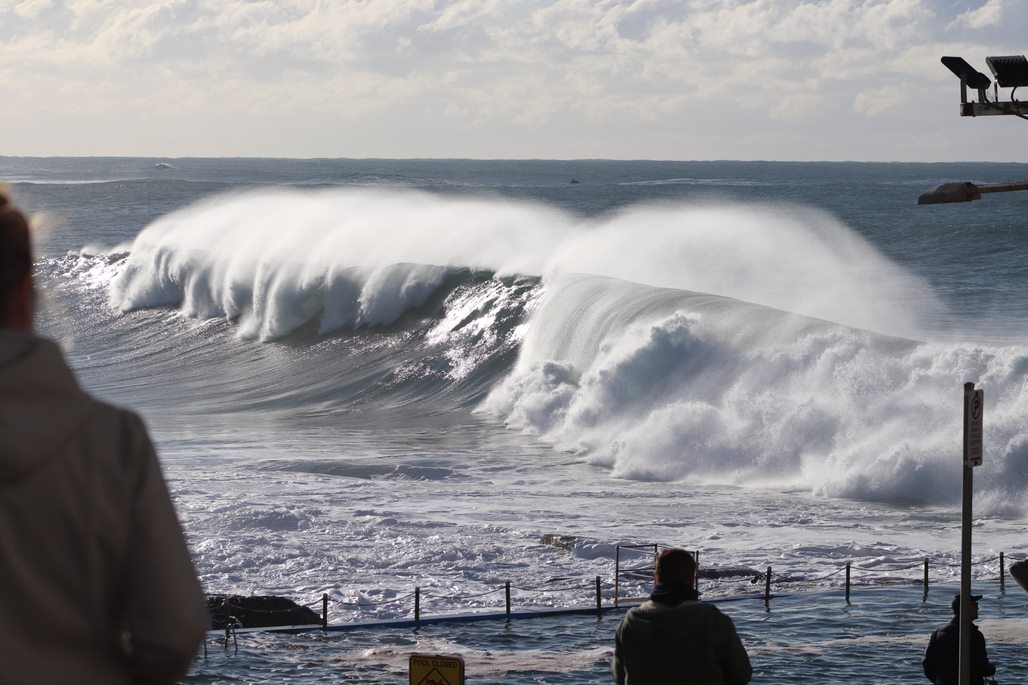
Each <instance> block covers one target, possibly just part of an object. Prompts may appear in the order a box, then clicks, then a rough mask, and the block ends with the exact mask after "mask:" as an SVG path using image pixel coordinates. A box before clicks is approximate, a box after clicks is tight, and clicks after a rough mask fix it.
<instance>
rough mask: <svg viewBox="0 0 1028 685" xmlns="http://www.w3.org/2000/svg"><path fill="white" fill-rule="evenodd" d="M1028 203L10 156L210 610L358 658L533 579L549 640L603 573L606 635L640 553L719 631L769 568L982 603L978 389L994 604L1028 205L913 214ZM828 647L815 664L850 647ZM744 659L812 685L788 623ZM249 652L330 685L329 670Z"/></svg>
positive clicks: (269, 646) (1019, 477)
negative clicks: (967, 444) (846, 570)
mask: <svg viewBox="0 0 1028 685" xmlns="http://www.w3.org/2000/svg"><path fill="white" fill-rule="evenodd" d="M158 162H160V163H161V164H162V166H155V164H156V163H158ZM1026 176H1028V165H1010V164H1002V165H1000V164H851V163H825V164H818V163H773V162H681V163H676V162H644V161H572V162H544V161H471V160H264V159H229V160H225V159H168V160H154V159H113V158H111V159H106V158H105V159H96V158H92V159H54V158H47V159H27V158H0V178H4V179H6V180H7V181H8V182H10V183H11V184H12V186H13V190H14V192H15V194H16V197H17V199H18V201H19V202H20V203H21V204H23V205H24V206H25V207H27V208H29V209H30V210H31V211H32V212H33V213H35V215H36V217H37V221H38V223H39V228H38V230H37V233H36V244H37V247H38V255H37V257H38V260H37V279H38V284H39V290H40V295H41V297H40V301H41V311H40V314H39V316H38V320H37V327H38V329H39V330H40V331H41V332H43V333H44V334H46V335H48V336H51V337H53V338H55V339H56V340H58V341H60V343H61V344H62V345H63V346H64V349H65V350H66V351H67V353H68V355H69V359H70V360H71V363H72V364H73V366H74V367H75V369H76V371H77V373H78V375H79V377H80V379H81V381H82V383H83V385H84V386H85V387H87V388H88V389H89V390H91V391H92V392H94V393H95V394H97V395H98V396H100V397H103V398H106V399H108V400H111V401H114V402H117V403H121V404H126V405H129V406H131V407H133V408H135V409H137V410H138V411H139V412H140V413H141V414H142V415H143V416H144V417H145V419H146V421H147V423H148V425H149V427H150V429H151V432H152V433H153V435H154V438H155V441H156V442H157V445H158V449H159V452H160V455H161V460H162V464H163V466H164V469H165V473H166V476H167V477H168V479H169V483H170V486H171V489H172V492H173V495H174V497H175V500H176V504H177V506H178V509H179V512H180V516H181V518H182V520H183V523H184V526H185V528H186V532H187V535H188V537H189V541H190V546H191V549H192V550H193V553H194V558H195V562H196V565H197V569H198V571H199V573H200V575H201V578H202V580H203V582H204V585H205V587H206V588H207V589H208V590H209V591H211V592H233V593H242V594H248V593H253V594H281V595H286V596H290V597H292V598H294V599H296V600H297V601H299V602H300V603H313V602H320V598H321V596H322V593H325V594H327V595H328V596H329V598H330V609H329V613H330V620H331V621H332V622H333V623H346V622H360V621H368V620H382V619H395V618H404V617H409V616H411V615H412V612H413V606H412V604H411V601H410V600H409V596H410V594H411V593H412V592H413V589H414V588H415V587H419V588H421V591H422V593H423V603H424V604H423V606H422V612H423V613H432V612H435V613H447V612H456V611H466V610H475V609H482V608H489V607H492V608H496V607H497V606H502V603H501V602H502V595H500V596H498V595H496V594H495V593H496V592H497V591H498V589H499V588H502V587H503V585H504V583H505V582H507V581H510V582H511V584H512V586H513V588H514V590H513V597H512V601H513V602H514V603H515V605H516V606H524V607H533V606H569V605H589V604H590V603H591V602H593V601H594V599H593V593H594V591H595V589H594V579H595V577H597V576H599V577H600V578H601V582H602V583H603V592H604V594H605V600H609V599H610V598H611V596H612V593H613V580H614V577H613V576H614V556H615V550H616V547H617V545H623V544H645V543H660V544H668V545H680V546H685V547H688V548H691V549H698V550H699V553H700V560H701V565H702V566H703V568H704V569H707V570H718V569H721V570H731V571H732V572H731V573H728V574H727V576H728V577H727V578H725V579H721V580H704V585H703V589H704V592H705V596H707V597H710V598H713V599H718V598H723V599H727V598H729V597H733V596H738V595H739V594H740V593H752V592H753V591H754V589H753V588H754V586H753V585H752V584H751V583H750V580H751V579H752V578H753V577H755V576H754V574H755V573H760V572H762V571H763V570H764V569H766V568H767V567H768V566H771V567H773V568H774V569H775V571H774V575H775V578H776V582H777V581H778V580H782V581H783V582H784V581H795V582H796V583H799V584H801V585H803V586H804V587H805V588H806V589H807V590H810V591H815V590H816V591H821V590H823V589H824V587H834V586H837V584H838V582H839V581H840V576H839V575H838V572H839V570H840V568H841V566H842V565H843V564H845V563H846V562H852V563H853V565H854V575H855V578H856V580H855V582H858V583H866V584H871V585H873V584H877V583H878V582H879V580H881V579H882V578H884V579H885V580H886V581H890V580H891V581H896V580H897V578H899V581H898V582H907V580H908V578H907V575H909V574H913V579H914V580H917V579H919V577H920V576H919V571H918V570H916V569H915V570H913V571H904V572H903V573H899V572H898V571H896V570H898V569H910V568H912V567H915V566H917V565H918V564H920V563H921V562H922V560H923V559H925V558H927V559H928V560H929V563H930V566H931V569H932V575H933V582H943V583H946V582H951V583H952V582H954V581H955V579H956V578H957V577H958V562H959V549H960V522H959V495H960V475H961V429H962V424H961V416H962V387H963V384H964V383H965V382H967V381H972V382H975V383H977V384H978V386H979V387H981V388H982V389H984V391H985V434H984V453H985V458H984V464H983V465H982V466H981V467H980V468H977V469H976V470H975V488H976V490H975V528H974V535H975V538H974V554H975V559H976V562H977V563H976V565H975V566H974V574H975V577H976V582H978V583H987V582H993V581H994V580H995V578H996V577H997V575H998V564H997V562H996V561H995V559H996V557H997V555H998V554H999V553H1000V552H1004V553H1005V554H1006V555H1007V558H1008V559H1010V560H1013V559H1017V558H1022V557H1023V556H1025V554H1026V552H1025V547H1026V542H1028V541H1026V539H1025V520H1026V515H1028V500H1026V493H1028V489H1026V482H1028V421H1026V417H1028V344H1026V343H1025V340H1026V337H1025V333H1026V332H1028V306H1026V304H1025V303H1026V302H1028V267H1026V265H1025V257H1026V256H1028V227H1026V226H1025V224H1024V217H1025V215H1026V209H1028V195H1026V194H1023V193H1022V194H1018V193H1008V194H997V195H992V196H987V197H986V198H985V199H983V200H981V201H979V202H973V203H967V204H963V205H936V206H925V207H918V206H917V205H916V200H917V196H918V194H920V193H921V192H924V191H925V190H928V189H930V188H931V187H933V186H935V185H937V184H939V183H942V182H947V181H955V180H971V181H975V182H1004V181H1015V180H1022V179H1024V178H1025V177H1026ZM572 179H574V180H576V181H577V182H576V183H572V182H571V180H572ZM894 571H896V572H894ZM897 574H898V575H897ZM905 574H906V575H905ZM911 582H912V581H911ZM642 585H643V584H640V587H639V588H635V589H637V590H639V591H641V590H642ZM1014 591H1015V592H1020V590H1018V589H1017V588H1016V587H1015V588H1014ZM735 606H737V605H736V604H733V603H729V604H727V605H726V606H725V609H726V611H728V612H729V613H730V614H731V613H732V611H734V610H735ZM943 608H944V606H943ZM940 613H941V615H935V614H931V615H928V614H926V615H925V616H924V617H923V619H924V625H925V626H929V625H931V624H932V623H937V622H942V621H944V620H945V615H944V614H945V612H944V611H942V612H940ZM984 613H985V612H984V611H983V614H984ZM1011 613H1014V612H1011ZM1008 617H1009V620H1011V621H1014V620H1016V619H1014V618H1012V617H1010V614H1008ZM936 619H937V620H936ZM537 620H540V621H542V620H543V619H537ZM546 620H549V619H546ZM568 620H570V619H568ZM578 620H581V619H578ZM857 620H858V624H857V628H856V630H860V629H861V625H862V624H861V623H860V621H865V620H866V621H870V620H871V619H867V618H866V617H857ZM1003 620H1007V619H995V621H996V623H995V624H994V625H993V626H992V627H993V628H994V629H995V630H996V631H997V632H1001V633H1002V634H1004V635H1005V636H1007V638H1006V639H1008V640H1010V639H1011V638H1010V636H1011V635H1016V634H1017V630H1014V629H1010V626H1006V625H1005V624H1004V625H1000V624H1001V623H1002V621H1003ZM817 623H818V621H816V620H807V621H806V623H805V625H806V628H805V629H804V631H802V634H803V635H804V636H805V637H806V638H809V640H812V641H815V642H816V641H817V640H818V639H821V640H822V641H824V640H825V639H828V637H827V636H826V635H821V636H820V638H819V635H818V630H819V629H818V627H817ZM615 625H616V622H614V621H612V620H607V621H606V622H604V621H600V622H598V623H597V622H596V621H595V619H593V624H592V625H590V626H589V627H588V628H579V627H576V628H573V630H575V631H578V630H585V632H586V636H585V637H583V638H581V640H580V641H578V640H579V638H575V640H576V644H579V645H580V649H578V650H577V651H576V652H575V654H578V655H579V656H581V658H584V659H585V660H586V662H588V663H587V665H585V666H582V665H581V664H579V665H578V666H575V665H573V664H572V665H569V666H568V669H569V670H566V671H564V675H563V676H559V677H557V679H556V680H554V679H553V676H550V677H551V680H545V679H544V680H537V681H536V682H602V680H603V677H605V671H602V669H601V670H600V671H597V668H598V667H597V666H596V664H597V663H600V662H601V661H603V660H604V659H605V658H606V657H607V656H609V647H610V638H611V636H612V634H613V629H614V627H615ZM747 625H748V627H747V628H746V630H745V637H746V639H747V645H748V646H752V647H753V649H754V651H755V653H756V654H757V655H758V656H757V657H755V662H759V660H760V659H765V660H766V664H767V665H766V666H758V671H759V676H758V679H757V680H756V681H755V682H765V683H778V682H793V681H792V680H790V678H791V677H793V676H789V675H787V673H786V671H789V669H788V668H785V667H780V668H779V667H775V664H776V663H777V662H775V661H774V659H773V658H771V657H770V656H768V655H770V654H771V653H772V652H773V649H772V646H773V645H774V644H776V642H775V640H776V639H777V638H776V636H775V634H776V633H778V632H780V630H781V626H767V630H766V631H765V630H763V629H762V627H761V626H762V623H761V622H760V621H759V620H756V619H755V620H754V622H753V623H752V624H747ZM918 625H919V626H920V625H921V624H918ZM863 626H864V627H865V628H867V629H868V630H872V629H874V630H877V628H874V626H873V625H872V624H871V623H865V624H863ZM986 627H988V626H986ZM772 628H773V629H772ZM432 630H433V631H434V634H435V635H443V636H445V630H446V629H445V628H444V627H436V628H433V629H432ZM527 630H528V632H531V631H532V630H535V629H533V628H528V629H527ZM826 630H827V629H826ZM1021 634H1022V635H1023V634H1024V633H1023V631H1022V633H1021ZM986 637H987V638H988V637H989V632H988V630H986ZM247 639H250V640H260V641H261V642H260V644H261V648H260V651H261V653H262V654H263V655H264V658H266V659H268V660H269V663H271V664H272V666H271V668H272V669H273V670H275V669H279V670H276V671H275V672H276V673H279V674H280V675H281V673H285V672H288V673H290V674H291V675H290V677H292V678H295V679H296V680H297V681H298V682H304V679H305V678H307V682H322V681H327V680H324V679H326V678H328V676H326V675H325V674H324V673H322V672H317V673H315V672H314V671H317V669H314V671H309V670H308V671H304V669H303V668H302V663H304V662H303V659H305V658H309V654H308V653H307V651H306V649H303V650H298V648H297V647H296V643H295V642H290V641H288V640H286V641H280V638H277V637H275V636H264V637H261V638H255V637H248V638H247ZM309 639H315V640H316V639H320V638H309ZM324 639H326V640H328V637H326V638H324ZM362 639H367V640H370V641H371V643H370V646H365V647H362V649H365V650H371V653H375V650H376V649H378V650H384V651H386V652H387V651H388V650H390V649H392V650H401V651H402V650H403V649H405V648H406V647H403V646H400V647H397V646H396V645H395V644H393V643H390V644H392V646H386V645H385V643H381V644H379V643H376V642H375V640H377V639H379V638H374V637H368V638H362ZM498 639H501V640H502V639H506V638H498ZM281 640H284V638H282V639H281ZM1024 640H1025V638H1022V639H1021V641H1020V642H1018V641H1017V640H1016V639H1014V640H1013V643H1012V644H1015V645H1022V646H1023V644H1024ZM455 643H456V644H460V641H456V642H455ZM330 644H336V643H327V642H326V648H328V647H329V645H330ZM376 644H377V646H376ZM590 645H591V646H590ZM494 647H495V645H494ZM468 648H469V649H478V650H480V651H481V650H485V651H488V648H487V647H483V646H482V645H478V646H474V645H472V646H470V647H468ZM583 650H585V652H588V654H586V655H585V656H582V654H583V653H584V652H583ZM589 650H598V651H595V652H593V651H589ZM329 651H331V650H329ZM544 651H545V650H544ZM299 652H303V653H304V654H307V656H298V654H299ZM841 652H842V654H841V655H840V658H842V659H844V660H845V659H853V661H852V665H853V668H854V669H857V668H859V666H860V663H861V662H860V659H859V657H858V656H856V653H857V652H859V650H857V652H852V650H841ZM851 652H852V653H851ZM347 653H348V652H347V651H346V649H343V650H342V651H340V652H336V653H335V656H333V657H328V658H331V659H336V661H334V662H332V663H335V664H336V665H338V667H339V669H340V670H343V671H345V669H346V664H347V663H349V662H348V661H347V657H346V654H347ZM362 653H363V652H362ZM383 653H384V652H383ZM590 655H591V656H590ZM390 658H392V659H394V660H395V658H396V655H395V654H394V655H393V657H390ZM540 658H543V657H541V656H540V655H539V654H533V653H532V652H530V651H529V652H526V653H525V654H519V653H513V656H511V660H512V661H511V662H510V663H507V662H505V664H506V665H505V666H504V668H505V669H506V671H504V672H508V671H510V672H518V671H519V669H520V671H524V672H530V671H532V668H531V664H532V663H535V662H536V661H537V660H538V659H540ZM519 659H521V660H522V661H521V662H519V661H518V660H519ZM590 659H592V661H589V660H590ZM544 660H545V659H544ZM386 661H388V659H386ZM553 661H554V663H562V662H564V661H568V660H567V659H565V658H563V657H559V658H556V659H554V660H553ZM572 661H573V660H572ZM914 661H915V662H916V658H915V659H914ZM226 663H228V662H226ZM233 663H238V662H233ZM298 664H300V665H299V666H298ZM519 664H520V666H519ZM588 664H592V665H588ZM900 667H901V666H900V665H897V668H900ZM205 668H208V669H209V668H210V667H209V666H207V667H204V666H203V665H202V664H201V665H198V670H197V672H196V673H195V674H194V676H193V678H194V680H195V681H197V682H207V681H210V682H215V681H220V680H219V679H221V678H226V679H239V680H246V679H247V678H248V676H246V675H244V672H243V671H239V672H236V671H233V668H236V666H232V665H231V664H229V666H227V667H226V668H227V669H228V670H227V671H226V670H219V669H220V668H221V667H218V669H215V670H213V671H212V670H204V669H205ZM910 668H911V667H910V664H905V665H902V669H905V670H904V671H902V673H900V672H898V673H897V676H896V677H897V679H901V680H902V679H904V678H906V676H907V675H909V670H910ZM1017 669H1020V670H1017ZM915 671H916V669H915ZM386 672H389V671H388V669H387V671H386ZM469 672H470V666H469ZM598 673H599V675H597V674H598ZM1008 673H1009V672H1008ZM583 674H585V675H583ZM913 675H914V678H913V679H914V680H916V679H917V677H919V676H917V673H916V672H915V673H914V674H913ZM1009 675H1011V676H1013V677H1006V678H1001V679H1002V680H1006V681H1017V680H1023V679H1024V677H1025V675H1028V671H1026V670H1025V668H1024V666H1023V665H1022V666H1019V667H1016V668H1015V669H1014V672H1013V673H1009ZM355 677H356V676H355ZM376 677H377V676H376ZM484 677H485V676H484ZM539 677H542V676H539ZM496 678H497V680H496V681H497V682H498V681H499V679H501V678H499V676H496ZM328 679H329V680H330V678H328ZM357 680H360V678H357ZM487 681H488V677H486V679H485V680H483V681H481V682H487ZM267 682H272V680H267ZM526 682H531V681H526ZM867 682H877V681H876V680H873V679H872V680H868V681H867Z"/></svg>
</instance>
